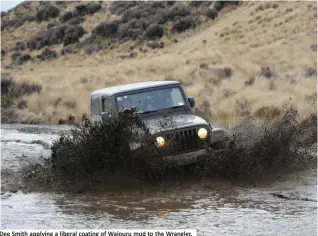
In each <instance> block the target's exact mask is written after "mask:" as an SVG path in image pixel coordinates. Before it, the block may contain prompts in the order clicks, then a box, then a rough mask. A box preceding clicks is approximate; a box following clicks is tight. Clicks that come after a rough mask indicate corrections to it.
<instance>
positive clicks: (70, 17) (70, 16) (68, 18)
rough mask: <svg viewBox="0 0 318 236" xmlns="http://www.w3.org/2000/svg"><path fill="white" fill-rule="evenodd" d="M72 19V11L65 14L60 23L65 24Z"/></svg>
mask: <svg viewBox="0 0 318 236" xmlns="http://www.w3.org/2000/svg"><path fill="white" fill-rule="evenodd" d="M72 18H73V13H72V12H70V11H67V12H65V13H64V15H63V16H61V17H60V21H61V22H63V23H64V22H66V21H68V20H70V19H72Z"/></svg>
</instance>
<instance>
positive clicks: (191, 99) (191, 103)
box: [188, 97, 195, 107]
mask: <svg viewBox="0 0 318 236" xmlns="http://www.w3.org/2000/svg"><path fill="white" fill-rule="evenodd" d="M188 101H189V103H190V107H194V106H195V100H194V97H188Z"/></svg>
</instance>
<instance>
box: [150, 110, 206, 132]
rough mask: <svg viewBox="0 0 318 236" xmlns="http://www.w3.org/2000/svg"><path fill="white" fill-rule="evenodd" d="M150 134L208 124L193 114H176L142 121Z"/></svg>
mask: <svg viewBox="0 0 318 236" xmlns="http://www.w3.org/2000/svg"><path fill="white" fill-rule="evenodd" d="M144 122H145V124H146V126H147V127H148V129H149V131H150V133H152V134H154V133H157V132H160V131H163V130H165V131H167V130H172V129H176V128H178V129H180V128H186V127H191V126H197V125H207V124H208V123H207V122H206V121H205V120H204V119H202V118H201V117H198V116H195V115H193V114H178V115H170V116H167V117H162V116H156V117H149V118H146V119H144Z"/></svg>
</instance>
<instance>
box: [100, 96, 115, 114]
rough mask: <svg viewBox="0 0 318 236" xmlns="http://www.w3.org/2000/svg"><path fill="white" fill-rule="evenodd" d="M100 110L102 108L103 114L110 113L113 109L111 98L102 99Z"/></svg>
mask: <svg viewBox="0 0 318 236" xmlns="http://www.w3.org/2000/svg"><path fill="white" fill-rule="evenodd" d="M102 108H103V112H111V110H112V108H113V105H112V99H111V97H103V98H102Z"/></svg>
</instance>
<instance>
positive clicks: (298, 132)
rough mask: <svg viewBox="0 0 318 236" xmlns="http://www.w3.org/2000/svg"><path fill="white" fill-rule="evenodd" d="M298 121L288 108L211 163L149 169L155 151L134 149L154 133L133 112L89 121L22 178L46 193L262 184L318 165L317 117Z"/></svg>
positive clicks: (243, 131)
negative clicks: (211, 181) (135, 141)
mask: <svg viewBox="0 0 318 236" xmlns="http://www.w3.org/2000/svg"><path fill="white" fill-rule="evenodd" d="M298 120H299V114H298V113H297V111H296V110H295V109H293V108H291V109H288V110H287V111H286V112H285V114H284V116H283V117H282V118H281V119H280V120H277V121H276V122H272V123H271V124H251V123H247V124H245V125H241V126H240V127H236V129H234V134H235V135H234V136H233V139H232V141H231V142H232V145H230V147H229V148H228V150H226V151H225V152H224V153H223V154H222V155H220V156H211V158H210V160H209V161H206V162H205V163H200V164H196V165H192V166H185V167H179V168H160V167H158V168H156V169H153V168H151V167H150V165H149V160H150V158H153V157H152V155H151V153H153V152H152V150H151V149H150V150H149V151H148V152H146V153H143V154H142V155H140V154H138V156H136V155H135V154H134V153H132V152H131V151H130V149H129V141H130V140H131V139H132V138H133V137H134V136H136V132H143V133H144V134H146V136H145V137H150V134H149V132H148V130H147V128H146V126H145V125H144V124H143V122H142V121H141V120H140V119H139V117H138V116H137V115H135V113H134V112H133V111H125V112H124V113H122V114H120V116H119V118H118V119H116V120H111V121H108V122H104V123H97V124H93V123H90V122H89V121H85V122H84V123H83V124H81V125H79V126H77V127H76V128H74V129H72V130H71V133H70V134H69V135H68V136H65V135H62V136H61V137H60V138H59V139H58V140H57V141H56V142H54V143H53V146H52V155H51V158H50V159H48V160H47V161H46V162H45V163H43V164H37V165H29V166H27V167H25V168H24V169H23V170H22V171H21V174H22V176H23V180H24V186H27V188H29V189H34V188H35V187H34V186H37V187H39V186H41V188H40V189H43V188H44V189H46V190H56V189H59V190H67V191H85V190H89V189H93V190H94V191H95V190H98V189H105V188H107V186H117V187H119V188H123V187H125V186H132V185H134V186H135V185H136V184H138V185H145V184H146V183H151V184H153V183H162V182H165V183H167V182H169V181H171V180H173V181H174V180H179V181H187V180H193V179H202V178H204V179H207V178H226V179H231V180H232V179H233V180H251V179H253V180H256V179H258V178H262V177H264V176H267V175H269V174H270V173H277V172H281V171H284V170H286V169H288V168H295V167H297V168H302V167H305V166H308V164H310V165H313V166H316V163H317V158H316V154H315V153H312V152H311V150H310V149H309V148H308V146H310V145H312V144H314V143H316V141H317V117H316V116H312V117H309V118H308V119H305V121H304V122H302V123H299V122H298ZM309 133H310V134H311V136H310V135H309V136H310V137H311V138H310V139H308V134H309ZM147 135H149V136H147ZM305 136H306V137H307V138H304V137H305ZM149 140H150V139H149ZM149 140H147V139H145V140H144V145H145V146H149ZM308 140H309V141H308ZM306 145H307V146H306Z"/></svg>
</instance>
